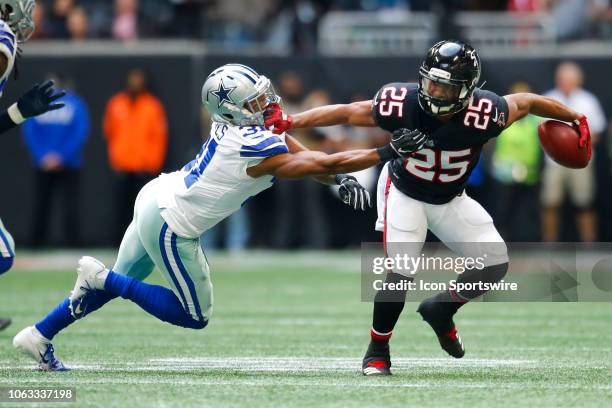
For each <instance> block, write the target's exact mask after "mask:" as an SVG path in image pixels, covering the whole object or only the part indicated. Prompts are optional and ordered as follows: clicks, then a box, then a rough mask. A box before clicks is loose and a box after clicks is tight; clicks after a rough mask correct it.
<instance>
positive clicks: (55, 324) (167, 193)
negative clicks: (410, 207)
mask: <svg viewBox="0 0 612 408" xmlns="http://www.w3.org/2000/svg"><path fill="white" fill-rule="evenodd" d="M279 99H280V98H279V97H278V96H277V95H276V93H275V92H274V88H273V87H272V85H271V83H270V81H269V80H268V79H267V78H266V77H265V76H261V75H259V74H257V73H256V72H255V71H254V70H253V69H251V68H249V67H247V66H244V65H239V64H228V65H224V66H222V67H220V68H218V69H216V70H215V71H213V72H212V73H211V74H210V75H209V76H208V78H207V79H206V82H205V83H204V86H203V88H202V103H203V104H204V106H205V107H206V109H207V110H208V112H209V113H210V114H211V116H212V118H213V124H212V128H211V132H210V136H209V137H208V139H207V140H206V142H205V143H204V145H203V146H202V149H201V150H200V153H199V154H198V155H197V156H196V158H195V159H194V160H192V161H191V162H190V163H188V164H186V165H185V166H184V167H183V168H182V169H180V170H178V171H175V172H173V173H170V174H162V175H161V176H159V177H158V178H156V179H155V180H153V181H151V182H150V183H148V184H147V185H146V186H145V187H144V188H143V189H142V190H141V191H140V193H139V195H138V197H137V199H136V203H135V208H134V219H133V221H132V223H131V224H130V226H129V227H128V229H127V231H126V232H125V236H124V238H123V241H122V243H121V246H120V248H119V255H118V259H117V261H116V263H115V265H114V266H113V268H112V269H108V268H106V267H105V266H104V265H103V264H102V263H101V262H99V261H97V260H95V259H93V258H91V257H83V258H81V259H80V260H79V267H78V270H77V271H78V276H77V281H76V284H75V286H74V290H73V291H72V292H71V295H70V296H69V297H68V298H66V299H65V300H64V301H62V302H61V303H60V304H59V305H58V306H57V307H56V308H55V309H54V310H53V311H52V312H51V313H49V314H48V315H47V316H46V317H45V318H44V319H42V320H41V321H39V322H38V323H36V324H35V325H34V326H30V327H27V328H25V329H23V330H22V331H21V332H20V333H18V334H17V335H16V336H15V338H14V340H13V344H14V346H15V347H17V348H18V349H20V350H21V351H23V352H25V353H26V354H28V355H30V356H32V357H33V358H34V359H36V360H37V361H38V362H39V366H40V367H41V368H42V369H45V370H63V369H65V367H64V366H63V364H61V363H60V362H59V361H58V360H57V359H56V358H55V357H54V355H53V347H52V346H51V343H50V341H51V339H52V338H53V337H54V336H55V335H56V334H57V333H58V332H59V331H60V330H62V329H63V328H65V327H66V326H68V325H69V324H71V323H72V322H74V321H75V320H77V319H80V318H82V317H83V316H85V315H86V314H88V313H91V312H93V311H94V310H96V309H98V308H100V307H101V306H103V305H104V304H105V303H106V302H108V301H110V300H111V299H114V298H115V297H122V298H124V299H129V300H131V301H133V302H135V303H137V304H138V305H139V306H140V307H141V308H142V309H144V310H145V311H147V312H149V313H150V314H152V315H154V316H156V317H157V318H159V319H160V320H163V321H165V322H168V323H171V324H174V325H178V326H182V327H187V328H192V329H202V328H204V327H205V326H206V325H207V324H208V321H209V319H210V317H211V313H212V305H213V294H212V283H211V280H210V271H209V267H208V263H207V261H206V257H205V256H204V253H203V252H202V249H201V247H200V245H199V237H200V236H201V235H202V234H203V233H204V232H205V231H207V230H208V229H210V228H212V227H213V226H214V225H216V224H217V223H218V222H220V221H221V220H223V219H224V218H225V217H227V216H229V215H230V214H232V213H233V212H234V211H236V210H238V209H239V208H240V206H241V205H242V204H243V203H244V202H245V201H246V200H247V199H248V198H249V197H251V196H254V195H256V194H258V193H259V192H261V191H263V190H265V189H267V188H269V187H271V186H272V185H273V183H274V179H275V178H276V177H284V178H301V177H306V176H315V177H316V178H317V179H318V180H319V181H321V182H325V183H330V184H331V183H335V184H339V185H340V194H341V197H342V199H343V201H344V202H345V203H347V204H349V205H351V206H352V207H353V208H355V209H362V210H363V209H365V207H366V206H369V205H370V196H369V194H368V192H367V191H366V190H365V189H364V188H363V187H361V185H359V183H357V181H356V180H355V179H354V178H353V177H351V176H348V175H346V174H341V173H344V172H353V171H358V170H362V169H365V168H368V167H371V166H373V165H376V164H378V163H379V162H380V161H381V157H383V158H384V157H387V156H389V155H390V154H393V155H395V154H396V153H395V152H396V151H397V152H403V151H404V150H405V146H404V144H405V138H398V139H396V140H394V141H392V143H391V144H389V145H387V146H385V147H382V148H379V149H367V150H354V151H347V152H341V153H336V154H331V155H328V154H325V153H322V152H314V151H309V150H307V149H306V148H305V147H304V146H302V145H301V144H300V143H298V142H297V141H296V140H295V139H294V138H292V137H291V136H289V135H286V134H284V133H282V134H279V135H276V134H274V133H272V132H271V131H269V130H266V129H265V128H264V127H263V114H264V110H265V109H266V108H267V107H268V106H269V105H270V104H277V103H278V102H279ZM154 266H157V268H158V269H159V270H160V271H161V273H162V275H163V276H164V278H165V279H166V281H167V283H168V285H169V286H170V288H166V287H163V286H158V285H152V284H148V283H144V282H143V280H144V279H145V278H146V277H147V276H149V275H150V274H151V272H152V271H153V267H154Z"/></svg>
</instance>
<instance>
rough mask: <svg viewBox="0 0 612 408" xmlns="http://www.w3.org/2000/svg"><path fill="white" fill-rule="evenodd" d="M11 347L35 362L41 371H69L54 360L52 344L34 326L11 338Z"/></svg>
mask: <svg viewBox="0 0 612 408" xmlns="http://www.w3.org/2000/svg"><path fill="white" fill-rule="evenodd" d="M13 347H15V348H16V349H17V350H19V351H21V352H22V353H24V354H25V355H27V356H30V357H32V358H33V359H34V360H36V361H37V362H38V368H40V369H41V370H43V371H68V370H70V369H69V368H67V367H66V366H65V365H64V364H62V362H61V361H59V360H58V359H57V358H55V355H54V354H53V353H54V350H53V344H51V342H50V341H49V340H48V339H47V338H46V337H45V336H43V335H42V334H41V333H40V332H39V331H38V329H37V328H36V327H34V326H29V327H26V328H25V329H23V330H22V331H20V332H19V333H17V335H16V336H15V337H14V338H13Z"/></svg>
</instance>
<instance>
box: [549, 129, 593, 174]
mask: <svg viewBox="0 0 612 408" xmlns="http://www.w3.org/2000/svg"><path fill="white" fill-rule="evenodd" d="M538 136H539V138H540V144H541V145H542V148H543V149H544V151H545V152H546V154H548V155H549V156H550V157H551V158H552V159H553V160H554V161H556V162H557V163H559V164H560V165H562V166H565V167H569V168H572V169H582V168H584V167H586V166H587V164H589V159H590V157H589V154H588V150H589V149H588V148H587V146H584V147H582V148H581V147H578V139H580V135H579V133H578V130H576V129H575V128H574V127H572V126H570V125H568V124H567V123H564V122H559V121H557V120H547V121H544V122H542V123H540V126H538Z"/></svg>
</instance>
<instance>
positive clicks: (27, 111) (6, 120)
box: [0, 81, 66, 133]
mask: <svg viewBox="0 0 612 408" xmlns="http://www.w3.org/2000/svg"><path fill="white" fill-rule="evenodd" d="M53 85H54V84H53V81H47V82H45V83H44V84H43V85H39V84H36V85H34V86H33V87H32V88H31V89H30V90H29V91H27V92H26V93H25V94H23V95H22V96H21V98H19V100H18V101H17V102H15V103H14V104H12V105H11V106H10V107H9V108H8V109H7V110H6V111H4V112H3V113H2V114H0V133H4V132H6V131H7V130H9V129H11V128H13V127H15V126H17V125H20V124H22V123H23V122H25V120H26V119H27V118H31V117H34V116H38V115H42V114H43V113H46V112H49V111H52V110H56V109H61V108H63V107H64V104H63V103H56V102H57V100H58V99H60V98H61V97H63V96H64V95H66V93H65V92H57V90H56V89H55V88H54V87H53Z"/></svg>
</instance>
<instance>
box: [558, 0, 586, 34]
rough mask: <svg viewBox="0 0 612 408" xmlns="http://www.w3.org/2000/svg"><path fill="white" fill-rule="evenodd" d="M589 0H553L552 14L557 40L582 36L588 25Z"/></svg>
mask: <svg viewBox="0 0 612 408" xmlns="http://www.w3.org/2000/svg"><path fill="white" fill-rule="evenodd" d="M588 3H589V0H563V1H555V2H554V3H553V6H552V10H551V12H552V16H553V19H554V21H555V33H556V35H557V39H558V40H573V39H576V38H579V37H582V36H583V35H584V34H585V31H586V28H587V26H588V24H587V23H588V10H589V4H588Z"/></svg>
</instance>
